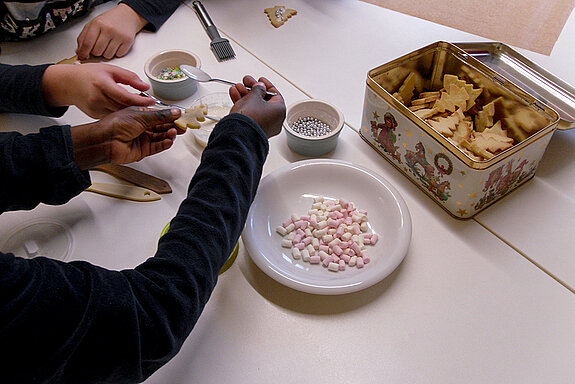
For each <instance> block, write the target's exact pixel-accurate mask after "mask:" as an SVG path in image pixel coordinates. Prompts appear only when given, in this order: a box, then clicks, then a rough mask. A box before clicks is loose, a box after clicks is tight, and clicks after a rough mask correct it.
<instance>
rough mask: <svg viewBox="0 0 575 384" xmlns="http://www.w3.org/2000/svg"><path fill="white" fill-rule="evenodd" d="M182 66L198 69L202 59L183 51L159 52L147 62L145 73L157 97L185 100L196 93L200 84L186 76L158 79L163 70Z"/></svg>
mask: <svg viewBox="0 0 575 384" xmlns="http://www.w3.org/2000/svg"><path fill="white" fill-rule="evenodd" d="M181 64H189V65H192V66H194V67H197V68H200V66H201V62H200V58H199V57H198V56H197V55H196V54H194V53H192V52H189V51H185V50H181V49H171V50H166V51H162V52H158V53H156V54H155V55H153V56H152V57H150V58H149V59H148V60H147V61H146V64H145V65H144V72H145V73H146V76H147V77H148V79H149V80H150V84H151V85H152V90H153V92H154V94H155V95H156V96H158V97H161V98H163V99H166V100H183V99H186V98H188V97H190V96H191V95H193V94H194V92H196V90H197V89H198V82H197V81H196V80H192V79H190V78H189V77H187V76H185V75H184V77H183V78H181V79H174V80H163V79H158V75H159V74H160V73H161V72H162V70H163V69H165V68H168V67H179V66H180V65H181Z"/></svg>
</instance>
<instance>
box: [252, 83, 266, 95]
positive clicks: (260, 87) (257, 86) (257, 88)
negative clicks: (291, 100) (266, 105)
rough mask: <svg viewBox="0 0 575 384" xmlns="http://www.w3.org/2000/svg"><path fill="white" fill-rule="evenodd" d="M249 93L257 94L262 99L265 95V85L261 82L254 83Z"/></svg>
mask: <svg viewBox="0 0 575 384" xmlns="http://www.w3.org/2000/svg"><path fill="white" fill-rule="evenodd" d="M250 92H251V93H257V94H259V95H260V96H261V97H262V99H263V98H264V96H265V95H266V85H265V84H264V83H262V82H257V83H254V85H252V89H251V91H250Z"/></svg>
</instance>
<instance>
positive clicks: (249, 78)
mask: <svg viewBox="0 0 575 384" xmlns="http://www.w3.org/2000/svg"><path fill="white" fill-rule="evenodd" d="M242 81H243V83H244V84H245V86H246V87H253V85H254V84H255V83H256V82H257V81H256V79H254V78H253V77H252V76H250V75H246V76H244V78H243V79H242Z"/></svg>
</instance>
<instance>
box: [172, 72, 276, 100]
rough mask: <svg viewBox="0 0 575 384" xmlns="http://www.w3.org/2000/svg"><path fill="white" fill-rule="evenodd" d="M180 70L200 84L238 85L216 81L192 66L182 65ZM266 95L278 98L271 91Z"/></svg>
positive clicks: (220, 80) (225, 81)
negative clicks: (212, 82) (211, 82)
mask: <svg viewBox="0 0 575 384" xmlns="http://www.w3.org/2000/svg"><path fill="white" fill-rule="evenodd" d="M180 70H181V71H182V72H184V74H185V75H186V76H188V77H189V78H190V79H193V80H196V81H199V82H200V83H205V82H208V81H216V82H219V83H223V84H227V85H231V86H234V85H236V83H233V82H231V81H227V80H222V79H216V78H214V77H211V76H210V75H209V74H208V73H206V72H204V71H203V70H201V69H200V68H197V67H194V66H192V65H187V64H181V65H180ZM247 88H248V89H250V88H249V87H247ZM266 94H267V95H268V96H277V93H275V92H270V91H266Z"/></svg>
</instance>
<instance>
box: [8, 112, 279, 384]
mask: <svg viewBox="0 0 575 384" xmlns="http://www.w3.org/2000/svg"><path fill="white" fill-rule="evenodd" d="M268 150H269V147H268V143H267V138H266V137H265V135H264V133H263V131H262V130H261V129H260V128H259V126H257V124H256V123H255V122H253V121H252V120H251V119H249V118H247V117H245V116H243V115H238V114H232V115H230V116H227V117H226V118H224V119H222V120H221V122H220V123H218V125H217V126H216V127H215V129H214V131H213V133H212V135H211V137H210V141H209V143H208V146H207V148H206V149H205V150H204V152H203V155H202V161H201V164H200V166H199V167H198V169H197V171H196V173H195V175H194V176H193V178H192V180H191V182H190V185H189V189H188V195H187V197H186V199H185V200H184V201H183V202H182V203H181V205H180V207H179V210H178V212H177V214H176V216H175V217H174V218H173V220H172V221H171V225H170V229H169V231H168V232H167V233H166V234H165V235H164V236H163V237H162V238H161V239H160V241H159V243H158V249H157V252H156V254H155V256H154V257H151V258H149V259H148V260H147V261H145V262H144V263H142V264H141V265H139V266H137V267H136V268H134V269H131V270H124V271H110V270H106V269H103V268H99V267H97V266H94V265H91V264H89V263H86V262H81V261H75V262H69V263H63V262H59V261H57V260H51V259H46V258H41V257H38V258H34V259H31V260H27V259H21V258H15V257H14V256H13V255H10V254H8V255H3V254H0V345H1V346H2V349H3V350H4V351H8V352H9V353H7V354H5V357H4V358H3V359H2V360H3V361H2V363H3V364H2V365H3V369H2V373H0V375H1V376H2V382H3V383H24V382H34V383H44V382H59V383H96V382H97V383H132V382H140V381H143V380H144V379H145V378H147V377H148V376H149V375H151V374H152V373H153V372H154V371H156V370H157V369H158V368H159V367H161V366H162V365H164V364H165V363H166V362H167V361H169V360H170V359H171V358H172V357H173V356H174V355H175V354H176V353H177V352H178V351H179V349H180V348H181V345H182V343H183V342H184V340H185V339H186V337H187V336H188V335H189V333H190V332H191V330H192V328H193V327H194V324H195V323H196V321H197V320H198V317H199V316H200V313H201V312H202V310H203V308H204V306H205V304H206V302H207V301H208V299H209V297H210V294H211V292H212V290H213V288H214V286H215V284H216V281H217V277H218V271H219V270H220V269H221V267H222V266H223V265H224V263H225V261H226V259H227V257H228V255H229V254H230V253H231V251H232V249H233V247H234V245H235V244H236V242H237V241H238V239H239V236H240V234H241V231H242V229H243V226H244V223H245V220H246V218H247V213H248V210H249V207H250V204H251V202H252V201H253V198H254V197H255V193H256V190H257V186H258V184H259V180H260V177H261V172H262V167H263V163H264V161H265V158H266V156H267V153H268ZM130 241H138V240H137V239H130Z"/></svg>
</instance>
